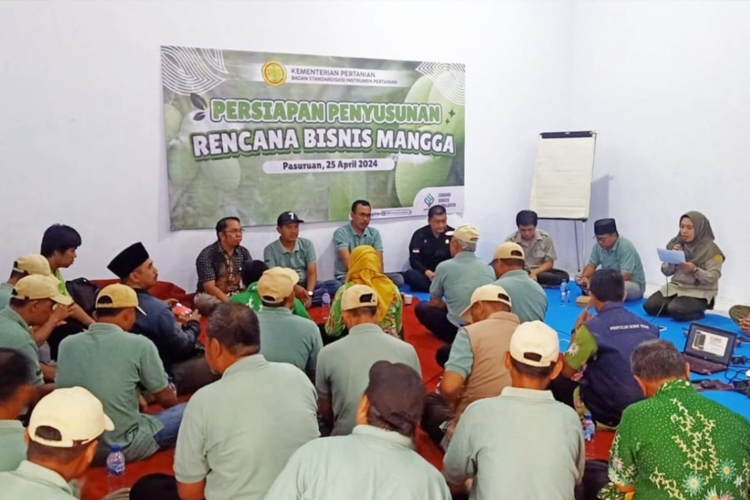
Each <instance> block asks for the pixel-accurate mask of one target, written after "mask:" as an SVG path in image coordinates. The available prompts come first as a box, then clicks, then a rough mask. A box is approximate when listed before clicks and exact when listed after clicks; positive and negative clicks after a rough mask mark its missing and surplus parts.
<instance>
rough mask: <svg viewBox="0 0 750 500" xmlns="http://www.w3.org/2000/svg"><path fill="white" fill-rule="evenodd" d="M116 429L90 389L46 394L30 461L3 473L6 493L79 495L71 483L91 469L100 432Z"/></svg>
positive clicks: (62, 498)
mask: <svg viewBox="0 0 750 500" xmlns="http://www.w3.org/2000/svg"><path fill="white" fill-rule="evenodd" d="M113 429H114V425H113V424H112V420H110V419H109V417H108V416H107V415H105V414H104V411H103V409H102V404H101V403H100V402H99V400H97V399H96V398H95V397H94V396H93V395H92V394H91V393H90V392H88V391H87V390H86V389H82V388H81V387H73V388H71V389H58V390H56V391H54V392H52V393H51V394H49V395H48V396H46V397H44V398H43V399H42V400H41V401H39V404H38V405H36V407H35V408H34V411H33V412H32V414H31V421H30V422H29V428H28V431H27V432H26V439H27V440H28V443H29V449H28V451H27V454H26V460H24V461H23V462H21V464H20V465H19V466H18V468H17V469H16V470H14V471H12V472H0V491H2V492H3V498H5V499H7V500H20V499H24V498H27V499H29V500H31V499H34V500H47V499H54V500H66V499H70V500H74V499H76V498H78V497H77V496H76V495H75V494H74V492H73V489H72V488H71V486H70V482H71V481H72V480H74V479H76V478H78V477H80V476H82V475H83V473H84V472H86V470H87V469H88V468H89V465H91V461H92V460H93V458H94V454H95V453H96V447H97V441H98V439H99V437H100V436H101V435H102V433H103V432H105V431H111V430H113Z"/></svg>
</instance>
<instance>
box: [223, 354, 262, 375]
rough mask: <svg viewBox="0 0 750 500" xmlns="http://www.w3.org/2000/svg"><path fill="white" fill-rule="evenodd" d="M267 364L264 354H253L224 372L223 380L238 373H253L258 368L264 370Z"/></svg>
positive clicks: (236, 362)
mask: <svg viewBox="0 0 750 500" xmlns="http://www.w3.org/2000/svg"><path fill="white" fill-rule="evenodd" d="M267 364H268V361H266V358H265V357H264V356H263V355H262V354H251V355H250V356H246V357H244V358H242V359H240V360H239V361H235V363H234V364H233V365H232V366H230V367H229V368H227V369H226V370H225V371H224V374H223V375H222V376H221V378H223V379H224V378H227V377H231V376H233V375H236V374H238V373H243V372H251V371H253V370H257V369H258V368H263V367H264V366H266V365H267Z"/></svg>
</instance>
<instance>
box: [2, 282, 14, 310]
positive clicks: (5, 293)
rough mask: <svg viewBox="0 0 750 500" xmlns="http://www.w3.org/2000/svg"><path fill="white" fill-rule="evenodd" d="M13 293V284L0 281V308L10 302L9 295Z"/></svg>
mask: <svg viewBox="0 0 750 500" xmlns="http://www.w3.org/2000/svg"><path fill="white" fill-rule="evenodd" d="M12 294H13V285H11V284H9V283H0V309H2V308H4V307H5V306H7V305H8V304H10V296H11V295H12Z"/></svg>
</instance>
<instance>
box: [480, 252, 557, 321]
mask: <svg viewBox="0 0 750 500" xmlns="http://www.w3.org/2000/svg"><path fill="white" fill-rule="evenodd" d="M524 266H525V260H524V252H523V248H521V245H519V244H518V243H512V242H506V243H503V244H502V245H500V246H498V247H497V248H496V249H495V253H494V255H493V256H492V267H493V268H494V269H495V276H497V281H495V284H496V285H497V286H500V287H503V288H504V289H505V291H506V292H508V295H510V300H512V301H513V308H512V309H511V312H513V313H515V314H516V315H517V316H518V319H519V320H521V323H524V322H526V321H544V318H545V316H546V315H547V294H546V293H545V292H544V289H543V288H542V287H541V285H540V284H539V283H537V282H536V281H535V280H533V279H531V278H530V277H529V273H527V272H526V270H525V269H524Z"/></svg>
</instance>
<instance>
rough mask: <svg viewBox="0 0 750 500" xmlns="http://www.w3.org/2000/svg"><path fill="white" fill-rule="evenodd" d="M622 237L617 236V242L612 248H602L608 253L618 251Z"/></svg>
mask: <svg viewBox="0 0 750 500" xmlns="http://www.w3.org/2000/svg"><path fill="white" fill-rule="evenodd" d="M621 239H622V236H620V235H618V236H617V241H615V244H614V245H612V248H610V249H609V250H604V249H602V250H604V251H605V252H607V253H612V252H615V251H617V249H619V248H620V240H621Z"/></svg>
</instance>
